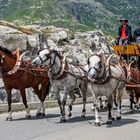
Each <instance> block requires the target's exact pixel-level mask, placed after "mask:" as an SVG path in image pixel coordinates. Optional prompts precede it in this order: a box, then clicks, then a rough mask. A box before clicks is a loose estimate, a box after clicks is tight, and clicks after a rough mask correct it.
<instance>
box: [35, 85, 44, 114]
mask: <svg viewBox="0 0 140 140" xmlns="http://www.w3.org/2000/svg"><path fill="white" fill-rule="evenodd" d="M33 89H34V91H35V93H36V95H37V96H38V98H39V100H40V104H39V106H38V109H37V112H36V116H41V107H42V102H41V94H40V92H39V89H38V86H35V87H33Z"/></svg>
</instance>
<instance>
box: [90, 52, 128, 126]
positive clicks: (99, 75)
mask: <svg viewBox="0 0 140 140" xmlns="http://www.w3.org/2000/svg"><path fill="white" fill-rule="evenodd" d="M111 57H112V56H110V57H109V58H108V59H107V60H106V59H105V57H104V55H103V54H101V53H99V54H92V55H91V56H90V57H89V59H88V66H89V70H88V79H89V81H90V84H89V86H90V89H91V92H92V94H93V97H94V101H93V105H94V108H95V125H100V121H101V120H100V116H99V108H98V106H99V100H98V96H100V95H101V96H106V97H107V100H108V103H107V106H108V111H109V113H108V120H107V123H108V124H111V123H112V112H111V111H112V105H113V99H112V97H113V93H115V92H117V94H118V114H117V117H116V118H117V119H121V96H122V93H123V90H124V88H125V78H126V77H125V73H124V71H123V69H122V68H121V67H120V66H119V65H111V64H110V59H111Z"/></svg>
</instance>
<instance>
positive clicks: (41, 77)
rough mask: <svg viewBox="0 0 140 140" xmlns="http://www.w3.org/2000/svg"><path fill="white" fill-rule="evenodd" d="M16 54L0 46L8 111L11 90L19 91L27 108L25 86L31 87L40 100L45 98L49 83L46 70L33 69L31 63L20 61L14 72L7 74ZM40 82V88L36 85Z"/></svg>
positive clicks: (9, 108)
mask: <svg viewBox="0 0 140 140" xmlns="http://www.w3.org/2000/svg"><path fill="white" fill-rule="evenodd" d="M16 59H17V58H16V54H15V53H12V52H10V51H9V50H8V49H5V48H3V47H0V68H1V73H2V78H3V81H4V87H5V90H6V92H7V96H8V112H10V111H11V102H12V101H11V90H12V89H17V90H19V91H20V93H21V96H22V101H23V103H24V105H25V108H26V109H27V108H28V105H27V100H26V93H25V88H29V87H32V88H33V89H34V91H35V93H36V94H37V95H38V97H39V99H40V101H41V102H44V100H45V98H46V89H47V85H48V83H49V78H48V76H47V70H40V69H37V68H36V69H35V68H34V67H33V66H32V65H31V63H27V62H24V61H22V62H21V66H20V68H21V69H19V70H18V71H16V72H15V73H14V74H11V75H8V74H7V72H8V71H10V70H11V69H13V67H14V66H15V63H16ZM40 84H41V90H39V88H38V86H39V85H40Z"/></svg>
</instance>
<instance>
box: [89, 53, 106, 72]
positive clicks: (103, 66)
mask: <svg viewBox="0 0 140 140" xmlns="http://www.w3.org/2000/svg"><path fill="white" fill-rule="evenodd" d="M92 56H97V57H99V58H100V62H99V67H98V68H96V67H95V66H92V67H90V68H89V70H88V73H89V72H90V70H91V69H94V70H95V71H96V72H97V74H99V72H100V70H101V69H102V68H104V69H105V64H104V63H103V65H102V58H101V57H102V56H101V55H98V54H92V55H91V56H90V57H89V58H88V62H87V63H88V65H90V62H89V59H90V58H91V57H92Z"/></svg>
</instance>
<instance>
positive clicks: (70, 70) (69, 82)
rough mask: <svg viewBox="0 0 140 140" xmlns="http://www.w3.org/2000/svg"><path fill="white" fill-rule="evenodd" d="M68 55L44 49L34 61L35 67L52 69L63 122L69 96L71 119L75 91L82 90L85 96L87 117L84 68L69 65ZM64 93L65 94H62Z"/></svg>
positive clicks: (51, 76)
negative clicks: (40, 66)
mask: <svg viewBox="0 0 140 140" xmlns="http://www.w3.org/2000/svg"><path fill="white" fill-rule="evenodd" d="M66 55H67V54H65V55H64V56H61V55H60V54H59V53H58V52H57V51H55V50H49V49H44V50H42V51H40V52H39V56H38V57H37V58H35V59H34V60H33V62H32V63H33V65H42V64H43V65H44V66H47V67H50V72H49V75H50V79H51V81H52V86H53V91H54V93H55V96H56V98H57V100H58V104H59V106H60V112H61V119H60V121H61V122H64V121H66V116H65V105H66V99H67V95H69V96H70V97H71V99H72V100H71V103H70V105H69V107H68V116H69V117H71V115H72V114H71V111H72V105H73V103H74V100H75V95H74V93H73V90H74V89H76V88H80V90H81V92H82V95H83V110H82V116H83V117H84V116H85V112H86V110H85V104H86V90H87V87H86V86H87V83H86V81H85V80H84V76H85V71H84V69H83V68H81V67H78V66H75V65H72V64H68V63H67V61H66V59H65V58H66ZM61 91H63V93H62V92H61Z"/></svg>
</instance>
